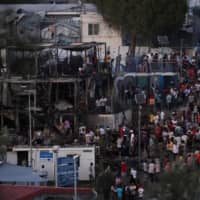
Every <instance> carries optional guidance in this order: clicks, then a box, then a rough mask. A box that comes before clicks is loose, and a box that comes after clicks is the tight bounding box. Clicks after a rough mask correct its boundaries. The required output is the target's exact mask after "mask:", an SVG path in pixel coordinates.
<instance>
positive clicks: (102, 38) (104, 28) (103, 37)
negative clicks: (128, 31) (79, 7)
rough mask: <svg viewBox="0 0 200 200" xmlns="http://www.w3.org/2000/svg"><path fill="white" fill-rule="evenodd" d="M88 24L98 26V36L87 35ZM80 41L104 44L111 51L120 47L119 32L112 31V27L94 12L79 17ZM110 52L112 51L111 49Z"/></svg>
mask: <svg viewBox="0 0 200 200" xmlns="http://www.w3.org/2000/svg"><path fill="white" fill-rule="evenodd" d="M88 24H99V25H100V28H99V31H100V32H99V34H98V35H88ZM81 40H82V42H91V41H96V42H106V44H107V47H108V48H113V49H117V48H118V47H119V46H122V39H121V33H120V31H117V30H115V29H113V27H112V26H110V27H109V25H108V24H107V23H106V22H105V21H104V20H103V17H102V16H101V15H100V14H98V13H95V12H87V13H86V14H82V15H81ZM110 50H111V51H112V49H110ZM115 51H116V50H115Z"/></svg>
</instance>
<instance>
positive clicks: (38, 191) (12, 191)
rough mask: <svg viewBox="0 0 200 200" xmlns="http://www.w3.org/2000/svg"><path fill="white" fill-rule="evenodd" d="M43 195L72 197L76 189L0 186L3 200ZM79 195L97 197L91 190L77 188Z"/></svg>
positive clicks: (27, 198)
mask: <svg viewBox="0 0 200 200" xmlns="http://www.w3.org/2000/svg"><path fill="white" fill-rule="evenodd" d="M43 194H46V195H47V194H51V195H68V196H72V195H73V194H74V188H54V187H39V186H38V187H33V186H13V185H12V186H11V185H0V199H1V200H31V199H33V198H34V197H37V196H41V195H43ZM77 194H78V195H79V196H82V195H83V196H84V195H87V196H89V197H90V199H94V197H95V193H94V192H93V190H92V189H91V188H77Z"/></svg>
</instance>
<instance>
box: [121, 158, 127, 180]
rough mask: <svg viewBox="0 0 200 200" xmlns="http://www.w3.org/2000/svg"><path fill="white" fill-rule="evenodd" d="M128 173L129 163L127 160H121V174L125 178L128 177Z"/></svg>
mask: <svg viewBox="0 0 200 200" xmlns="http://www.w3.org/2000/svg"><path fill="white" fill-rule="evenodd" d="M126 174H127V164H126V162H125V161H122V162H121V176H122V178H123V179H124V178H125V177H126Z"/></svg>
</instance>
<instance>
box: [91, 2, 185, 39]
mask: <svg viewBox="0 0 200 200" xmlns="http://www.w3.org/2000/svg"><path fill="white" fill-rule="evenodd" d="M89 2H92V3H94V4H96V6H97V8H98V10H99V12H100V13H101V14H102V15H103V17H104V18H105V20H106V21H107V22H108V23H110V24H112V25H114V26H115V27H116V28H118V29H121V30H124V31H126V32H129V33H131V34H135V35H142V36H145V37H152V36H155V35H168V34H171V33H172V32H176V31H177V30H179V29H180V28H181V26H182V24H183V22H184V19H185V14H186V12H187V0H159V1H158V0H117V1H116V0H89Z"/></svg>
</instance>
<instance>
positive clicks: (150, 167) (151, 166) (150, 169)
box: [148, 160, 155, 182]
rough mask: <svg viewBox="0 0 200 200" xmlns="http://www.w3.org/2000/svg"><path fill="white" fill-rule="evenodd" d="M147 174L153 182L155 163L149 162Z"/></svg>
mask: <svg viewBox="0 0 200 200" xmlns="http://www.w3.org/2000/svg"><path fill="white" fill-rule="evenodd" d="M148 174H149V178H150V181H151V182H154V174H155V163H154V161H153V160H151V161H150V162H149V165H148Z"/></svg>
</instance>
